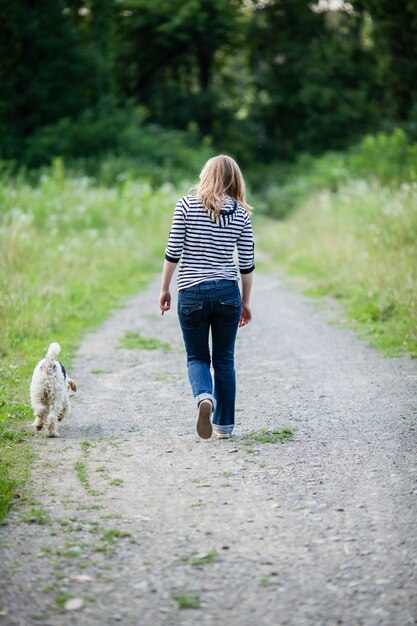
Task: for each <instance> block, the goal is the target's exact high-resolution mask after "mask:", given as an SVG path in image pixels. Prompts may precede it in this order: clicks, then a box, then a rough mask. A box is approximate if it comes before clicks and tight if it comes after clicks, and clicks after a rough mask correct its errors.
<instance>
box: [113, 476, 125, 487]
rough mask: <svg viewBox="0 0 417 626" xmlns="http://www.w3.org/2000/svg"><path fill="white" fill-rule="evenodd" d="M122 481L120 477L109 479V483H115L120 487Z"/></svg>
mask: <svg viewBox="0 0 417 626" xmlns="http://www.w3.org/2000/svg"><path fill="white" fill-rule="evenodd" d="M123 483H124V480H123V479H122V478H113V480H112V481H110V484H111V485H116V486H117V487H121V486H122V485H123Z"/></svg>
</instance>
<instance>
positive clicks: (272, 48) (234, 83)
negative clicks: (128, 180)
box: [0, 0, 417, 181]
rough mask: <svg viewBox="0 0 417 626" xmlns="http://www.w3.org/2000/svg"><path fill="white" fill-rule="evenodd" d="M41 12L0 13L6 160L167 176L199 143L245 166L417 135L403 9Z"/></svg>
mask: <svg viewBox="0 0 417 626" xmlns="http://www.w3.org/2000/svg"><path fill="white" fill-rule="evenodd" d="M37 4H39V7H38V9H37V8H36V6H35V7H32V5H30V6H29V3H28V0H14V1H13V2H12V1H11V0H5V1H4V2H3V3H2V6H1V8H0V57H1V59H2V62H1V66H0V80H1V84H2V93H1V95H0V157H1V158H3V159H6V160H14V161H16V163H17V164H21V163H22V162H24V163H26V164H28V165H29V166H30V167H31V168H32V167H37V166H38V165H40V164H45V163H49V162H50V161H51V159H52V158H53V157H54V156H63V157H65V159H66V161H68V160H70V159H73V158H77V159H79V158H82V159H86V160H87V162H85V163H84V164H83V165H84V166H85V167H88V168H89V171H90V172H91V171H92V170H93V169H94V167H95V168H96V169H99V167H98V166H97V165H95V166H94V164H93V161H94V160H95V161H96V162H97V161H101V160H102V159H103V157H104V156H106V158H110V159H111V161H112V167H116V165H115V161H114V160H113V159H115V158H116V159H117V167H118V169H119V173H120V171H121V168H122V167H123V166H124V165H125V164H126V159H127V158H129V159H130V158H133V159H136V158H137V159H139V161H140V164H139V165H140V167H145V168H146V163H147V162H148V161H149V163H150V164H151V166H152V165H156V167H157V168H161V171H160V172H159V173H158V180H159V181H160V180H167V178H168V177H169V176H171V175H172V173H173V172H175V171H176V170H175V166H176V165H177V164H178V165H179V166H180V168H182V167H183V166H184V161H185V162H186V163H187V165H188V164H189V163H190V159H189V156H190V153H189V152H188V148H190V147H191V148H195V147H196V144H197V142H199V141H201V140H202V139H203V140H204V141H208V142H209V143H211V144H212V145H214V146H215V149H216V151H218V150H223V151H225V152H228V153H231V154H232V155H233V156H235V157H237V158H238V159H239V160H240V161H242V162H244V163H246V164H249V163H252V162H253V161H254V160H255V159H256V160H261V161H264V162H268V161H270V160H271V159H276V158H285V159H290V160H293V159H294V158H295V157H297V156H298V155H299V154H300V153H311V154H321V153H322V152H323V151H326V150H340V149H345V148H346V147H347V146H349V145H350V144H352V143H354V142H355V141H357V140H358V138H359V137H360V136H362V135H363V134H365V133H367V132H375V131H376V130H378V129H381V130H387V129H390V128H392V126H393V124H396V125H398V123H400V124H401V125H402V127H403V128H405V129H406V130H407V132H409V133H411V134H412V133H414V134H415V135H416V136H417V88H416V84H417V61H416V58H417V54H416V52H417V26H416V11H417V9H416V8H415V6H414V4H413V3H412V2H405V3H400V4H398V3H393V2H391V1H390V0H382V1H381V2H379V1H376V0H352V4H353V8H352V4H350V3H341V6H340V7H339V9H334V8H331V6H330V5H331V4H332V3H325V2H319V1H318V0H313V2H311V1H309V0H269V1H268V2H259V1H258V0H160V1H159V2H151V0H89V1H88V2H87V1H86V0H70V1H68V2H64V1H63V0H45V1H44V2H43V3H42V6H40V3H39V0H38V2H37V3H36V2H35V5H37ZM326 4H327V6H326ZM277 33H279V36H277ZM155 124H157V126H155ZM148 125H150V127H149V128H147V126H148ZM161 126H163V127H164V128H165V131H166V132H164V131H162V130H161V128H160V127H161ZM179 130H181V131H182V132H181V133H180V134H178V131H179ZM168 131H169V132H168ZM175 131H177V133H175ZM172 133H174V134H172ZM182 146H184V150H185V154H184V150H183V149H182ZM161 152H162V154H161ZM154 155H155V156H154ZM191 161H192V159H191ZM167 163H168V167H167V166H166V164H167ZM129 169H131V168H130V167H129Z"/></svg>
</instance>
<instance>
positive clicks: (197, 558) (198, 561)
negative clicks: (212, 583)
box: [190, 550, 219, 565]
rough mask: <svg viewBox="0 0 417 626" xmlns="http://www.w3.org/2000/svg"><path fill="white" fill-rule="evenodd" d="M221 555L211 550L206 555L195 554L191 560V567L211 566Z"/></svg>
mask: <svg viewBox="0 0 417 626" xmlns="http://www.w3.org/2000/svg"><path fill="white" fill-rule="evenodd" d="M218 556H219V553H218V552H217V551H216V550H210V552H207V553H205V554H200V553H198V552H193V553H192V555H191V558H190V563H191V565H211V564H212V563H214V561H215V560H216V559H217V558H218Z"/></svg>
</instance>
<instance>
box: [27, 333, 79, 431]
mask: <svg viewBox="0 0 417 626" xmlns="http://www.w3.org/2000/svg"><path fill="white" fill-rule="evenodd" d="M60 351H61V348H60V346H59V344H57V343H51V345H50V346H49V348H48V352H47V353H46V355H45V358H44V359H42V361H39V363H38V364H37V366H36V367H35V371H34V372H33V376H32V382H31V384H30V401H31V404H32V408H33V411H34V413H35V421H34V422H33V427H34V428H36V430H42V427H43V426H45V429H46V434H47V435H48V437H58V422H60V421H61V420H62V419H63V418H64V417H65V416H66V415H67V414H68V413H69V410H70V399H69V394H68V392H69V390H70V389H71V390H72V391H76V390H77V386H76V384H75V381H74V380H72V378H67V373H66V370H65V367H64V366H63V365H62V364H61V363H60V362H59V361H57V360H56V357H57V356H58V354H59V352H60Z"/></svg>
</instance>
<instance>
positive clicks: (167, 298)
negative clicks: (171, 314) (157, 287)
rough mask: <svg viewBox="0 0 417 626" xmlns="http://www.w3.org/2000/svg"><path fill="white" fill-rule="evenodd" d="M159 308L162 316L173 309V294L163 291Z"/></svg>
mask: <svg viewBox="0 0 417 626" xmlns="http://www.w3.org/2000/svg"><path fill="white" fill-rule="evenodd" d="M159 308H160V309H161V315H163V314H164V313H165V311H169V309H170V308H171V294H170V293H169V291H168V290H166V291H164V290H161V293H160V295H159Z"/></svg>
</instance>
